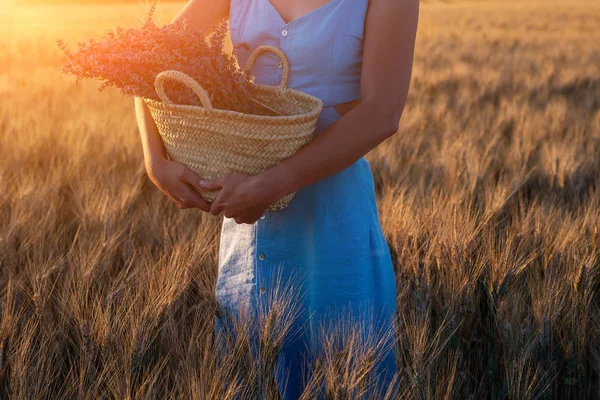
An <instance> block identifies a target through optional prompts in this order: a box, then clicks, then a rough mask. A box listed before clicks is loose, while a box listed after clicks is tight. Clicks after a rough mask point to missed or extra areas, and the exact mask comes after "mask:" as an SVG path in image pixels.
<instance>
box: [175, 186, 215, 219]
mask: <svg viewBox="0 0 600 400" xmlns="http://www.w3.org/2000/svg"><path fill="white" fill-rule="evenodd" d="M183 194H184V196H185V198H184V199H182V201H181V202H182V203H183V204H184V205H185V206H186V207H188V208H189V207H195V208H199V209H200V210H202V211H204V212H209V211H210V203H209V202H208V201H206V200H204V199H203V198H202V196H201V195H200V194H199V193H198V192H196V191H195V190H194V189H193V188H192V187H191V186H188V185H185V184H184V190H183Z"/></svg>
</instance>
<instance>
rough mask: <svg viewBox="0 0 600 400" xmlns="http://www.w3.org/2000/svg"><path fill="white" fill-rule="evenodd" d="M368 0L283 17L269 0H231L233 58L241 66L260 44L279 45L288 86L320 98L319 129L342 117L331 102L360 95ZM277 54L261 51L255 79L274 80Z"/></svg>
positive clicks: (340, 1) (333, 1) (340, 0)
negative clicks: (285, 60) (287, 67)
mask: <svg viewBox="0 0 600 400" xmlns="http://www.w3.org/2000/svg"><path fill="white" fill-rule="evenodd" d="M367 8H368V0H330V1H329V2H328V3H325V4H324V5H322V6H320V7H317V8H313V9H312V11H309V12H308V13H305V14H303V15H301V16H300V17H298V18H295V19H293V20H292V21H289V22H287V23H286V22H285V21H284V19H283V18H282V16H281V15H280V13H279V11H277V9H276V8H275V6H274V5H273V4H272V3H271V2H270V1H269V0H231V4H230V13H229V14H230V31H231V39H232V42H233V45H234V46H237V45H239V44H240V43H241V42H245V43H247V44H248V48H243V47H242V48H239V49H238V50H237V51H236V58H237V60H238V63H239V65H240V67H244V66H245V65H246V62H247V61H248V58H249V57H250V54H251V53H252V51H253V50H254V49H256V48H257V47H259V46H261V45H272V46H275V47H279V48H280V49H282V50H283V51H284V52H285V53H286V55H287V57H288V59H289V61H290V67H291V73H290V79H289V83H288V87H290V88H292V89H296V90H300V91H303V92H305V93H309V94H312V95H314V96H316V97H318V98H320V99H321V100H323V103H324V109H323V112H322V115H321V117H320V118H319V122H318V124H317V132H316V134H318V133H319V132H320V131H322V130H323V129H324V128H325V127H326V126H328V125H329V124H331V123H333V122H335V120H337V119H339V118H340V117H341V115H340V111H339V110H340V109H343V106H342V107H338V110H337V111H336V109H335V108H334V106H335V105H339V104H342V103H347V102H352V101H358V100H360V97H361V90H360V77H361V71H362V56H363V40H364V31H365V19H366V13H367ZM279 61H280V60H279V59H278V58H277V56H276V55H274V54H271V53H266V54H263V55H262V56H260V57H259V58H258V60H257V61H256V63H255V65H254V67H253V68H252V69H251V73H252V75H254V77H255V82H256V83H261V84H266V85H278V84H279V82H280V81H281V76H282V72H283V69H282V66H281V63H280V62H279Z"/></svg>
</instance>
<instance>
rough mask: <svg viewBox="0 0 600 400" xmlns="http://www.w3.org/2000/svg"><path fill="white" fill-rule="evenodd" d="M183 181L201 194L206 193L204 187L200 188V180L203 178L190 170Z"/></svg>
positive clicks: (183, 177) (184, 175) (187, 170)
mask: <svg viewBox="0 0 600 400" xmlns="http://www.w3.org/2000/svg"><path fill="white" fill-rule="evenodd" d="M181 180H182V181H183V182H185V183H187V184H188V185H191V186H192V187H193V188H194V189H196V190H197V191H199V192H205V191H206V190H204V188H203V187H202V186H200V180H202V177H201V176H200V175H198V174H196V173H195V172H194V171H192V170H191V169H189V168H187V169H186V171H185V173H184V174H183V176H182V178H181Z"/></svg>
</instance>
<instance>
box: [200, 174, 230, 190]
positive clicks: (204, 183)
mask: <svg viewBox="0 0 600 400" xmlns="http://www.w3.org/2000/svg"><path fill="white" fill-rule="evenodd" d="M224 184H225V177H221V178H215V179H202V180H200V181H199V182H198V185H199V186H200V190H202V191H213V190H219V189H222V188H223V185H224Z"/></svg>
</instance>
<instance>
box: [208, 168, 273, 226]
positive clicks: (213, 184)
mask: <svg viewBox="0 0 600 400" xmlns="http://www.w3.org/2000/svg"><path fill="white" fill-rule="evenodd" d="M205 182H206V183H203V182H201V183H200V187H201V190H203V191H208V192H212V191H215V190H219V189H221V191H220V192H219V194H218V195H217V198H216V199H215V200H214V201H213V202H212V203H211V207H210V213H211V214H212V215H219V214H220V213H221V212H222V213H223V215H224V216H225V217H227V218H234V219H235V222H237V223H238V224H253V223H254V222H256V221H257V220H258V219H259V218H260V217H261V216H262V215H263V214H264V213H265V211H266V210H267V209H268V208H269V206H270V205H271V204H273V203H274V202H275V201H277V199H275V198H274V191H273V190H272V189H273V185H271V184H268V183H267V182H265V181H264V180H263V179H262V177H261V176H260V175H254V176H252V175H247V174H232V175H226V176H223V177H221V178H216V179H212V180H207V181H205Z"/></svg>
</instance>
